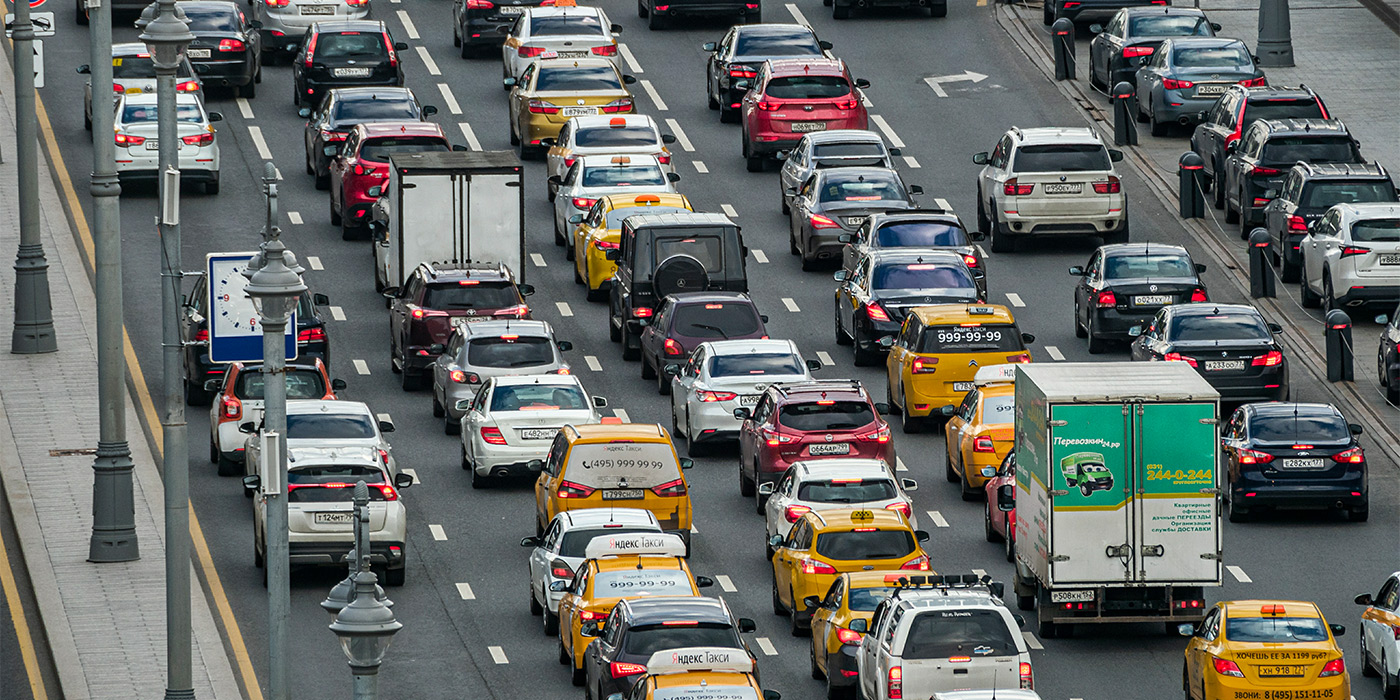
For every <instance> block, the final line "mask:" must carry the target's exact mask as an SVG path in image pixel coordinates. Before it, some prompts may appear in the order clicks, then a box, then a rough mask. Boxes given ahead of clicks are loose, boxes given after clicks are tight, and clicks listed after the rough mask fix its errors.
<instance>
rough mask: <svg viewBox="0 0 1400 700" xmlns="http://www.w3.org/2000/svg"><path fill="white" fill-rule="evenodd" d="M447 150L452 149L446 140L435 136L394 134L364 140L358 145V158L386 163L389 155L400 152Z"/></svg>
mask: <svg viewBox="0 0 1400 700" xmlns="http://www.w3.org/2000/svg"><path fill="white" fill-rule="evenodd" d="M449 150H452V149H451V147H450V146H448V145H447V142H446V141H443V140H442V139H440V138H438V137H436V136H395V137H392V138H381V139H370V140H368V141H366V142H365V145H363V146H360V158H361V159H363V160H373V161H377V162H380V163H387V162H388V161H389V156H392V155H397V154H400V153H422V152H424V151H449Z"/></svg>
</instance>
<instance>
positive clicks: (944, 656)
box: [856, 574, 1035, 700]
mask: <svg viewBox="0 0 1400 700" xmlns="http://www.w3.org/2000/svg"><path fill="white" fill-rule="evenodd" d="M1001 588H1002V586H1001V584H1000V583H993V582H991V581H990V580H989V579H987V578H986V577H978V576H975V575H972V574H967V575H954V576H933V575H930V576H910V577H909V578H908V583H907V585H904V586H901V587H899V588H897V589H895V591H894V593H892V594H891V595H890V597H889V598H886V599H885V600H883V601H881V602H880V604H879V605H877V606H876V607H875V612H874V613H873V615H872V618H871V622H870V633H869V634H867V635H865V637H864V638H863V639H862V640H861V642H860V649H859V650H857V652H856V663H857V668H858V669H859V678H860V693H861V697H862V698H863V699H864V700H891V699H892V698H900V697H904V698H927V697H930V696H932V695H933V694H935V693H940V692H946V691H950V690H958V689H961V688H985V689H996V690H1020V689H1024V690H1031V689H1032V688H1033V686H1034V685H1035V682H1034V676H1033V674H1032V671H1031V657H1030V652H1028V651H1027V650H1026V640H1025V638H1024V637H1023V636H1022V635H1021V630H1020V622H1021V621H1020V620H1019V619H1018V618H1017V617H1016V616H1015V615H1013V614H1012V613H1011V611H1009V610H1007V609H1006V604H1005V603H1003V602H1002V601H1001V592H1002V591H1001Z"/></svg>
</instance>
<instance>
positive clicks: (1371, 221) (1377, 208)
mask: <svg viewBox="0 0 1400 700" xmlns="http://www.w3.org/2000/svg"><path fill="white" fill-rule="evenodd" d="M1300 245H1301V250H1300V251H1299V252H1301V253H1302V254H1303V271H1302V279H1301V280H1300V281H1299V285H1300V292H1301V296H1302V301H1303V306H1309V307H1316V306H1319V305H1321V306H1323V307H1325V308H1326V309H1328V310H1331V309H1334V308H1338V307H1342V306H1348V307H1351V306H1362V305H1366V304H1373V305H1383V306H1385V307H1386V308H1387V310H1389V307H1391V306H1392V305H1394V304H1395V303H1396V302H1397V301H1400V204H1395V203H1387V202H1373V203H1365V204H1338V205H1336V206H1334V207H1332V208H1331V209H1328V210H1327V213H1326V214H1323V215H1322V218H1321V219H1319V220H1317V221H1316V222H1315V223H1314V224H1313V225H1312V226H1311V227H1310V228H1309V229H1308V235H1307V237H1306V238H1304V239H1303V242H1302V243H1301V244H1300Z"/></svg>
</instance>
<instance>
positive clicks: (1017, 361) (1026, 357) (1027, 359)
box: [1006, 352, 1031, 365]
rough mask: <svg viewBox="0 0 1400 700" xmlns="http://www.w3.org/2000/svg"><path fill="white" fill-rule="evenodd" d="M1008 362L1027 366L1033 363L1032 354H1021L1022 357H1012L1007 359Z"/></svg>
mask: <svg viewBox="0 0 1400 700" xmlns="http://www.w3.org/2000/svg"><path fill="white" fill-rule="evenodd" d="M1006 361H1007V362H1010V363H1011V364H1021V365H1024V364H1027V363H1029V362H1030V361H1031V354H1030V353H1028V352H1023V353H1021V354H1020V355H1012V356H1010V357H1008V358H1006Z"/></svg>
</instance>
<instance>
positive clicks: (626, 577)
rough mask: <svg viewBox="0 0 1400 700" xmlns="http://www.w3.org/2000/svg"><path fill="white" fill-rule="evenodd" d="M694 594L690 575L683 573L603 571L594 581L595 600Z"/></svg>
mask: <svg viewBox="0 0 1400 700" xmlns="http://www.w3.org/2000/svg"><path fill="white" fill-rule="evenodd" d="M693 592H695V589H694V588H692V587H691V585H690V574H687V573H686V572H684V571H681V570H679V569H629V570H626V571H603V572H601V573H599V574H598V575H597V576H594V577H593V597H594V598H632V597H635V596H648V595H690V594H691V593H693Z"/></svg>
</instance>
